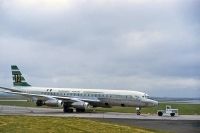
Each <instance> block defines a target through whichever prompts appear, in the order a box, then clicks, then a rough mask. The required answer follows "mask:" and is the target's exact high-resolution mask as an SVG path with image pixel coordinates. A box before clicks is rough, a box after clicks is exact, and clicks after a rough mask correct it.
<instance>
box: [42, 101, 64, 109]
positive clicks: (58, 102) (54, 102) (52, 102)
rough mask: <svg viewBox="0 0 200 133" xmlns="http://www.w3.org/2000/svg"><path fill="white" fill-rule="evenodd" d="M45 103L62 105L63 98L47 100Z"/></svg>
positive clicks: (52, 105) (56, 105) (53, 105)
mask: <svg viewBox="0 0 200 133" xmlns="http://www.w3.org/2000/svg"><path fill="white" fill-rule="evenodd" d="M45 105H47V106H51V107H62V106H63V102H62V100H57V99H52V100H47V101H45Z"/></svg>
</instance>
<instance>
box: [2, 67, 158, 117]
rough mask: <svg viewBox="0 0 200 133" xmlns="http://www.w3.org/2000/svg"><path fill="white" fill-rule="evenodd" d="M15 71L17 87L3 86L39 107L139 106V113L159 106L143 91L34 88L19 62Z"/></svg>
mask: <svg viewBox="0 0 200 133" xmlns="http://www.w3.org/2000/svg"><path fill="white" fill-rule="evenodd" d="M11 70H12V78H13V87H11V88H6V87H0V88H1V89H3V90H4V91H3V92H4V93H9V94H16V95H21V96H24V97H26V98H28V99H31V100H32V101H34V102H35V103H36V105H37V106H43V105H46V106H50V107H63V112H64V113H67V112H68V113H70V112H73V111H74V110H76V112H85V111H86V110H87V109H89V108H91V107H94V108H95V107H112V106H122V107H136V111H137V115H140V114H141V112H140V111H141V108H143V107H153V106H157V105H158V101H155V100H152V99H149V95H148V94H146V93H143V92H139V91H131V90H110V89H83V88H49V87H32V86H31V85H30V84H29V83H27V82H26V80H25V78H24V76H23V75H22V73H21V72H20V70H19V69H18V67H17V66H16V65H11Z"/></svg>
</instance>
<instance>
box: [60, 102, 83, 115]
mask: <svg viewBox="0 0 200 133" xmlns="http://www.w3.org/2000/svg"><path fill="white" fill-rule="evenodd" d="M73 111H74V110H73V108H72V107H70V106H69V105H65V104H64V105H63V112H64V113H73ZM76 112H77V113H83V112H85V109H81V108H76Z"/></svg>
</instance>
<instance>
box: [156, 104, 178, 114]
mask: <svg viewBox="0 0 200 133" xmlns="http://www.w3.org/2000/svg"><path fill="white" fill-rule="evenodd" d="M157 114H158V116H163V115H170V116H175V115H178V109H172V108H171V106H170V105H166V109H165V110H158V111H157Z"/></svg>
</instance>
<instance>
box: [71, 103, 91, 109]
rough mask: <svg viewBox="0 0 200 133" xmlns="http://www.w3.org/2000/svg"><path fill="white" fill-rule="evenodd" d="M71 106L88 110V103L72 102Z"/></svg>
mask: <svg viewBox="0 0 200 133" xmlns="http://www.w3.org/2000/svg"><path fill="white" fill-rule="evenodd" d="M71 106H72V107H74V108H78V109H87V108H89V103H88V102H74V103H72V105H71Z"/></svg>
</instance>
